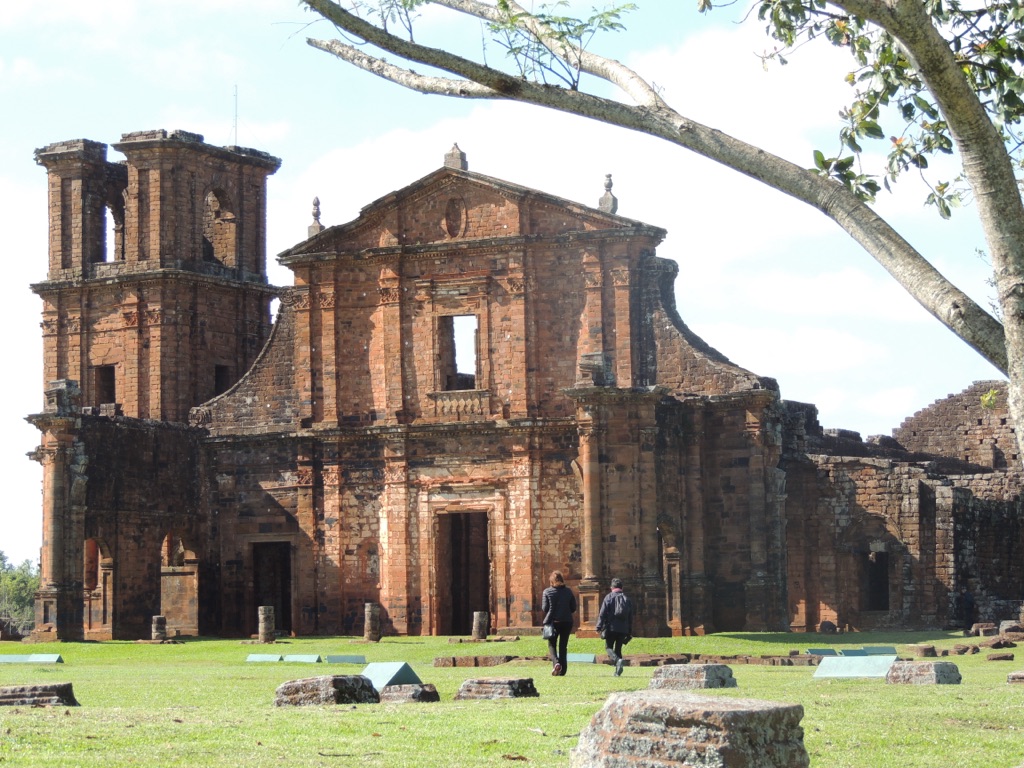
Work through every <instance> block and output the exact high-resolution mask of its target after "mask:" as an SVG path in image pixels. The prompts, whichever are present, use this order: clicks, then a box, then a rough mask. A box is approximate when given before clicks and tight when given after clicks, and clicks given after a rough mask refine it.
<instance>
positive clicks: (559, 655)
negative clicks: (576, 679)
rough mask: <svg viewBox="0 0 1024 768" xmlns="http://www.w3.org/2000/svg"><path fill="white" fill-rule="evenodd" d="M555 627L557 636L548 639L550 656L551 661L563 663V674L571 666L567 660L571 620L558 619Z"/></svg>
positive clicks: (554, 624)
mask: <svg viewBox="0 0 1024 768" xmlns="http://www.w3.org/2000/svg"><path fill="white" fill-rule="evenodd" d="M551 626H552V627H554V628H555V636H554V637H552V638H551V639H550V640H548V658H549V659H551V663H552V664H553V665H554V664H561V665H562V674H563V675H564V674H565V670H566V668H567V667H568V666H569V662H568V660H567V658H568V655H569V635H571V634H572V622H571V621H556V622H554V623H553V624H552V625H551Z"/></svg>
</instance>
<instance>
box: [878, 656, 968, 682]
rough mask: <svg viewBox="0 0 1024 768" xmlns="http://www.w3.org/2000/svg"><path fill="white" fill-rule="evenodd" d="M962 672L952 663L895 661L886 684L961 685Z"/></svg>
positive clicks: (886, 677) (890, 668)
mask: <svg viewBox="0 0 1024 768" xmlns="http://www.w3.org/2000/svg"><path fill="white" fill-rule="evenodd" d="M961 679H962V678H961V677H960V670H959V669H958V668H957V666H956V664H954V663H953V662H952V661H895V662H893V665H892V666H891V667H889V674H887V675H886V676H885V682H887V683H893V684H902V685H959V684H960V681H961Z"/></svg>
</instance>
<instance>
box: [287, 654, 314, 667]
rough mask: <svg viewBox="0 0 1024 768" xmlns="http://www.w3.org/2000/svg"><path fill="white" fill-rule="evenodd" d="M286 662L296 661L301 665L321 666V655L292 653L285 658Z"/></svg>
mask: <svg viewBox="0 0 1024 768" xmlns="http://www.w3.org/2000/svg"><path fill="white" fill-rule="evenodd" d="M284 661H295V662H298V663H300V664H319V663H320V654H318V653H290V654H288V655H287V656H285V657H284Z"/></svg>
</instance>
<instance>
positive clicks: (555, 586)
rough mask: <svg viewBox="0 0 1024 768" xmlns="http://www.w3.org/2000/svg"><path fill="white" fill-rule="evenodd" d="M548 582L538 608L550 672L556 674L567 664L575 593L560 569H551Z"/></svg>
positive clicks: (562, 670)
mask: <svg viewBox="0 0 1024 768" xmlns="http://www.w3.org/2000/svg"><path fill="white" fill-rule="evenodd" d="M548 583H549V584H550V585H551V586H549V587H548V588H547V589H545V590H544V594H543V595H542V596H541V602H540V609H541V610H542V611H543V612H544V621H543V624H544V637H546V638H547V640H548V658H550V659H551V665H552V666H551V674H552V675H555V676H558V675H564V674H565V670H566V667H567V666H568V664H569V663H568V661H567V656H568V649H569V633H570V632H572V615H573V614H574V613H576V595H574V594H573V593H572V590H571V589H569V588H568V587H567V586H565V577H564V576H562V572H561V571H552V572H551V576H550V578H549V579H548ZM549 627H550V629H549Z"/></svg>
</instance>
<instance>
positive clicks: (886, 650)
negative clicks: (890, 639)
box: [864, 645, 896, 656]
mask: <svg viewBox="0 0 1024 768" xmlns="http://www.w3.org/2000/svg"><path fill="white" fill-rule="evenodd" d="M864 653H866V654H867V655H868V656H895V655H896V648H895V647H894V646H891V645H865V646H864Z"/></svg>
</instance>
